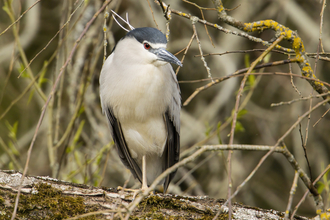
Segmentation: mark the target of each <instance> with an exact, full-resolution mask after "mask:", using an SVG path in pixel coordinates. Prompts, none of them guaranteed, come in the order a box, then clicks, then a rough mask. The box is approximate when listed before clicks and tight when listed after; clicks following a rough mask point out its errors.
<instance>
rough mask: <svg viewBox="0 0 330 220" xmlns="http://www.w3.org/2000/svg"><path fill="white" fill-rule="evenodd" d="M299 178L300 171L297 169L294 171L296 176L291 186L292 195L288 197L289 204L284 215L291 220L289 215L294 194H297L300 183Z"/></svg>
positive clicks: (287, 219)
mask: <svg viewBox="0 0 330 220" xmlns="http://www.w3.org/2000/svg"><path fill="white" fill-rule="evenodd" d="M298 178H299V173H298V172H297V171H295V172H294V178H293V182H292V186H291V189H290V197H289V199H288V204H287V206H286V210H285V216H284V218H285V219H286V220H289V217H290V211H291V206H292V201H293V196H294V195H295V194H296V189H297V184H298Z"/></svg>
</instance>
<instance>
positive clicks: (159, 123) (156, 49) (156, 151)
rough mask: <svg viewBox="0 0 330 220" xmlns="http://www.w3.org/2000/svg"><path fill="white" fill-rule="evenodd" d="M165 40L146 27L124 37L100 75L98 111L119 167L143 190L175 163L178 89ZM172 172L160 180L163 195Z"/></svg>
mask: <svg viewBox="0 0 330 220" xmlns="http://www.w3.org/2000/svg"><path fill="white" fill-rule="evenodd" d="M166 44H167V40H166V37H165V35H164V34H163V33H162V32H161V31H159V30H157V29H155V28H150V27H144V28H135V29H133V30H131V31H129V32H128V33H127V34H126V36H124V37H123V38H122V39H121V40H120V41H119V42H118V43H117V45H116V46H115V48H114V49H113V51H112V53H111V55H110V56H109V57H108V58H107V59H106V61H105V63H104V65H103V67H102V70H101V75H100V97H101V105H102V111H103V113H104V114H105V115H106V116H107V119H108V122H109V127H110V130H111V134H112V138H113V140H114V143H115V146H116V149H117V152H118V154H119V157H120V159H121V161H122V162H123V164H124V165H125V166H126V167H127V168H128V169H130V171H131V172H132V174H133V176H134V177H135V178H137V179H138V180H139V181H140V182H141V183H142V189H143V190H145V189H146V188H148V185H150V184H151V183H152V182H153V181H154V180H155V179H156V178H157V177H158V176H159V175H160V174H161V173H162V172H163V171H164V170H166V169H167V168H169V167H171V166H173V165H174V164H175V163H177V162H178V161H179V155H180V109H181V97H180V88H179V86H178V82H177V79H176V75H175V73H174V71H173V68H172V66H171V65H170V64H169V63H173V64H176V65H180V66H182V64H181V62H180V61H179V60H178V59H177V58H176V57H175V56H174V55H173V54H171V53H170V52H168V51H167V50H166V49H165V48H166ZM174 174H175V172H172V173H170V174H169V175H168V176H167V177H166V178H165V179H164V193H165V192H166V190H167V188H168V185H169V183H170V182H171V180H172V179H173V177H174Z"/></svg>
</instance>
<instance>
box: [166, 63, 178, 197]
mask: <svg viewBox="0 0 330 220" xmlns="http://www.w3.org/2000/svg"><path fill="white" fill-rule="evenodd" d="M171 70H172V71H171V74H172V83H171V86H172V92H173V97H172V102H171V103H170V106H169V109H168V110H167V112H166V113H165V115H164V120H165V124H166V130H167V140H166V145H165V148H164V153H163V156H162V157H163V171H165V170H166V169H167V168H169V167H171V166H173V165H174V164H176V163H177V162H178V161H179V159H180V109H181V97H180V88H179V85H178V82H177V79H176V76H175V73H174V71H173V69H172V68H171ZM175 173H176V171H174V172H173V173H171V174H169V175H168V176H167V177H166V179H165V182H164V193H165V192H166V190H167V187H168V185H169V184H170V182H171V180H172V179H173V177H174V175H175Z"/></svg>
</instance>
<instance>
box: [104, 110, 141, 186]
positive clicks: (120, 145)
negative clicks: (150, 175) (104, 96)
mask: <svg viewBox="0 0 330 220" xmlns="http://www.w3.org/2000/svg"><path fill="white" fill-rule="evenodd" d="M105 113H106V115H107V118H108V120H109V124H110V130H111V133H112V134H111V135H112V138H113V141H114V142H115V146H116V149H117V152H118V155H119V157H120V159H121V161H122V162H123V164H124V165H125V166H126V167H127V168H128V169H129V170H130V171H131V173H132V174H133V176H134V177H135V178H137V179H138V180H139V181H140V182H141V183H142V172H141V168H140V167H139V165H138V164H137V163H136V162H135V160H134V159H133V158H132V157H131V154H130V152H129V150H128V147H127V144H126V141H125V137H124V134H123V131H122V128H121V125H120V122H119V121H118V120H117V118H116V117H115V116H114V114H113V112H112V110H111V109H110V108H109V107H107V108H106V111H105Z"/></svg>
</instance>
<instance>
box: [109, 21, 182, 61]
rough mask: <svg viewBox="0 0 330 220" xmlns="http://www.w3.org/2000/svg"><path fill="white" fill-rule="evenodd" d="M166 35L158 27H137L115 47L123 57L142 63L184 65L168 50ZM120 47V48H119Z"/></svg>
mask: <svg viewBox="0 0 330 220" xmlns="http://www.w3.org/2000/svg"><path fill="white" fill-rule="evenodd" d="M166 45H167V40H166V36H165V35H164V34H163V33H162V32H161V31H159V30H157V29H156V28H151V27H143V28H135V29H133V30H131V31H130V32H128V33H127V34H126V36H125V37H123V38H122V39H121V40H120V42H119V43H118V45H117V46H116V48H115V53H116V54H117V51H120V54H118V55H119V56H120V57H121V59H123V60H126V61H127V62H128V63H130V62H138V63H141V64H153V65H155V66H162V65H165V64H167V63H173V64H176V65H179V66H182V63H181V62H180V60H178V58H176V57H175V56H174V55H173V54H171V53H170V52H168V51H167V50H166ZM117 49H118V50H117Z"/></svg>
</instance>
